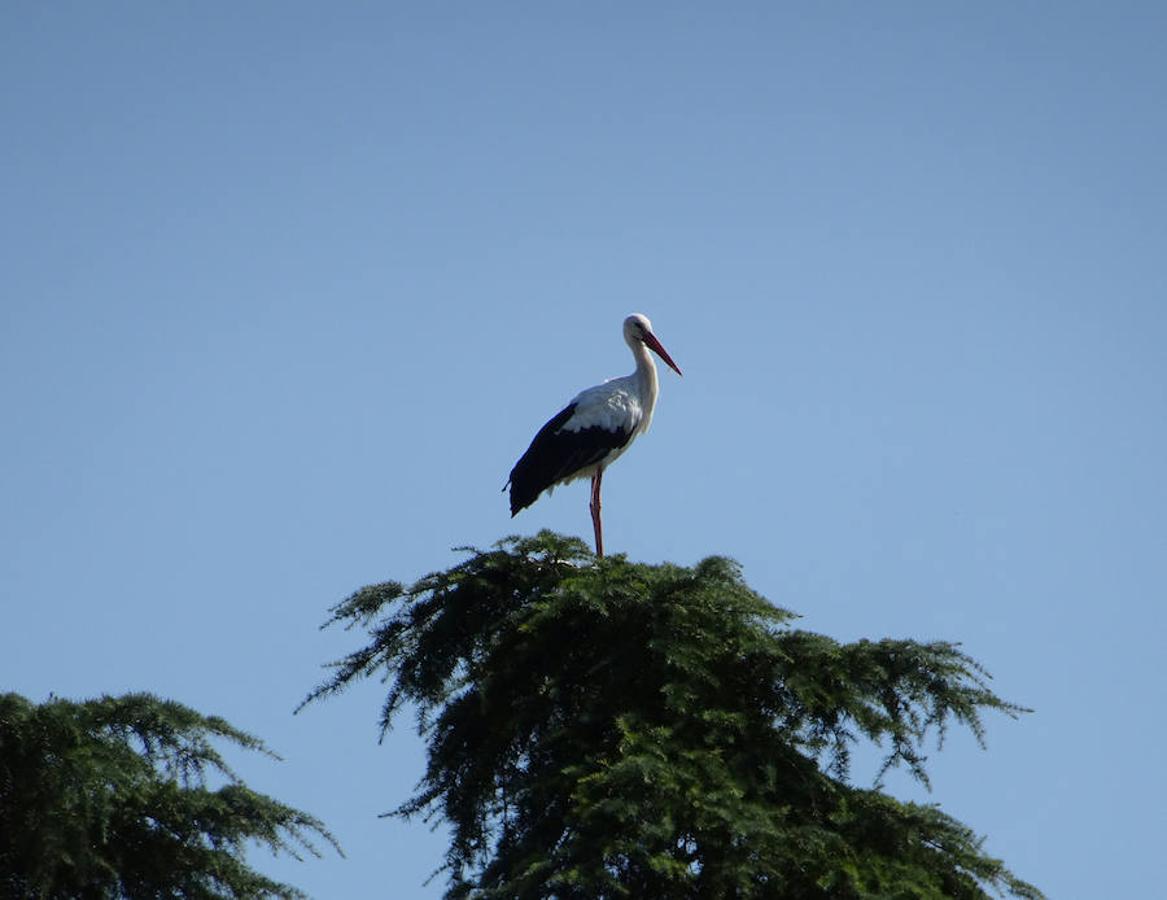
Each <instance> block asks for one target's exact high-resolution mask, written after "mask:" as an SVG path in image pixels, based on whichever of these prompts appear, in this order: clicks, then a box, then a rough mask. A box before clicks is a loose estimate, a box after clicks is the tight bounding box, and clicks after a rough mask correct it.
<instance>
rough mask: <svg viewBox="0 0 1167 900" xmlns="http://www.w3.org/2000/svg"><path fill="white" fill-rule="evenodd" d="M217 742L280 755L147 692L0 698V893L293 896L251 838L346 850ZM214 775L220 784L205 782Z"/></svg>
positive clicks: (291, 848) (274, 846)
mask: <svg viewBox="0 0 1167 900" xmlns="http://www.w3.org/2000/svg"><path fill="white" fill-rule="evenodd" d="M212 739H217V740H222V741H226V742H228V743H232V744H235V745H237V746H239V747H242V748H244V749H247V750H257V751H259V752H261V753H265V754H267V755H269V756H274V755H275V754H273V753H272V752H271V751H270V750H268V749H267V748H266V747H264V745H263V744H262V743H261V742H260V741H259V740H258V739H257V738H254V737H252V736H251V735H249V734H246V733H245V732H242V731H240V730H238V729H237V728H234V727H233V726H231V725H230V724H228V723H227V722H225V721H223V720H222V719H219V718H216V717H213V716H203V715H201V714H199V713H197V712H195V711H194V710H192V709H189V708H188V707H185V706H183V705H181V704H179V703H174V702H172V701H165V700H159V699H158V698H156V697H153V696H151V695H149V694H128V695H126V696H123V697H102V698H100V699H97V700H90V701H86V702H81V703H75V702H71V701H67V700H61V699H52V700H49V701H48V702H46V703H43V704H40V705H35V704H33V703H31V702H29V701H28V700H26V699H25V698H24V697H21V696H19V695H17V694H3V695H0V896H3V897H11V898H21V900H29V898H43V900H48V898H53V900H56V898H60V900H65V898H68V900H77V898H84V900H90V898H94V900H97V898H101V900H106V898H110V900H112V898H121V897H127V898H139V897H156V898H161V897H189V898H218V897H248V898H261V897H301V896H303V895H302V894H301V893H300V892H299V891H298V890H296V889H295V888H293V887H291V886H289V885H286V884H281V883H279V882H276V881H272V880H271V879H269V878H266V877H264V876H263V875H261V874H259V873H257V872H255V871H254V870H252V869H251V868H250V867H249V866H248V865H247V863H246V861H245V859H244V851H245V849H246V845H247V843H248V842H259V843H260V844H264V845H266V846H267V847H269V848H270V849H271V850H272V851H273V852H286V853H290V854H292V855H293V856H298V851H307V852H309V853H311V854H313V855H316V856H319V855H320V853H319V850H318V849H317V847H316V846H315V844H314V842H313V838H319V839H323V840H324V841H325V842H326V843H328V844H331V845H332V846H333V847H334V848H336V850H337V851H338V852H339V850H340V847H339V845H337V843H336V841H335V839H334V838H333V837H332V835H331V834H329V833H328V831H327V830H325V828H324V826H323V825H322V824H321V823H320V822H319V821H317V820H316V819H315V818H313V817H312V816H310V815H308V814H307V813H304V812H300V811H299V810H296V809H293V808H291V807H290V806H285V805H284V804H282V803H279V802H277V801H275V800H273V799H271V798H270V797H267V796H264V795H263V794H258V793H256V792H255V791H252V790H251V789H249V788H248V787H247V786H246V785H245V784H243V783H242V782H241V781H240V780H239V779H238V778H237V777H236V776H235V774H234V773H233V772H232V771H231V769H230V767H229V766H228V765H227V763H226V761H225V760H224V759H223V757H222V756H221V755H220V753H219V752H218V751H217V750H216V749H215V747H214V745H213V743H212ZM208 776H211V777H212V778H214V779H215V780H217V781H221V782H223V783H222V784H221V786H219V787H218V788H216V789H211V788H210V787H209V786H208Z"/></svg>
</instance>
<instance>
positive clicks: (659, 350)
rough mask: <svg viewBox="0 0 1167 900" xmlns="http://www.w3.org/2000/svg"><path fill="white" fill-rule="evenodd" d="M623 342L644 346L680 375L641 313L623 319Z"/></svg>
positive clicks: (650, 324) (649, 323)
mask: <svg viewBox="0 0 1167 900" xmlns="http://www.w3.org/2000/svg"><path fill="white" fill-rule="evenodd" d="M624 340H626V341H627V342H628V343H629V344H630V345H631V344H633V343H635V342H639V343H641V344H644V345H645V346H646V347H648V349H649V350H651V351H652V352H653V353H655V354H656V355H657V356H659V357H660V358H661V359H662V360H664V362H665V364H666V365H667V366H668V367H669V368H670V369H672V370H673V371H674V372H676V373H677V374H678V375H680V374H681V370H680V368H679V367H678V366H677V364H676V363H675V362H673V358H672V357H671V356H669V352H668V351H667V350H666V349H665V348H664V346H663V345H662V344H661V342H660V341H659V340H658V339H657V336H656V335H655V334H653V333H652V322H650V321H648V316H646V315H643V314H642V313H633V314H632V315H630V316H629V317H628V318H627V319H625V320H624Z"/></svg>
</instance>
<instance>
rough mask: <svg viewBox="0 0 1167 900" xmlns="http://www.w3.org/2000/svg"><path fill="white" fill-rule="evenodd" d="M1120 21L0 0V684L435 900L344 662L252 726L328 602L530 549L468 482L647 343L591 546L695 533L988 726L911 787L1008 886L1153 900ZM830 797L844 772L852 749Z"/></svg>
mask: <svg viewBox="0 0 1167 900" xmlns="http://www.w3.org/2000/svg"><path fill="white" fill-rule="evenodd" d="M1165 46H1167V6H1164V5H1163V4H1156V3H1144V4H1137V3H1117V4H1116V3H1105V4H1104V3H1094V4H1080V3H1069V2H1058V3H1023V4H1015V3H982V4H961V5H956V4H934V3H884V4H867V3H849V4H846V3H844V4H840V3H833V4H801V5H795V4H777V3H739V4H696V3H668V4H665V3H640V4H624V3H621V4H616V3H589V4H571V5H569V4H533V3H531V4H507V3H503V4H481V3H479V4H471V3H463V4H388V3H385V4H377V3H349V4H305V3H295V2H281V3H249V4H205V3H165V4H158V3H145V2H137V3H131V2H121V3H111V4H95V3H68V2H64V3H53V4H46V3H33V2H8V3H5V4H3V6H2V7H0V88H2V90H0V130H2V136H0V407H2V409H3V422H4V425H3V437H2V440H0V548H2V549H0V599H2V602H3V608H4V612H5V615H4V622H3V626H2V628H0V680H2V684H0V688H3V689H11V690H16V691H19V692H21V693H23V694H25V695H27V696H29V697H31V698H33V699H36V700H42V699H44V698H45V697H46V696H47V695H48V693H49V692H50V691H53V692H55V693H57V694H58V695H63V696H68V697H76V698H80V697H85V696H91V695H97V694H101V693H105V692H108V693H120V692H123V691H128V690H137V689H146V690H151V691H154V692H156V693H158V694H160V695H162V696H165V697H170V698H174V699H176V700H180V701H183V702H185V703H188V704H190V705H192V706H194V707H195V708H197V709H199V710H201V711H204V712H207V713H216V714H220V715H223V716H225V717H226V718H228V719H229V720H230V721H231V722H233V723H235V724H236V725H238V726H240V727H243V728H245V729H248V730H250V731H252V732H254V733H256V734H258V735H259V736H261V737H262V738H264V739H265V740H266V741H268V742H269V743H270V744H271V745H272V747H273V748H274V749H276V750H277V751H278V752H280V753H281V754H282V755H283V756H284V762H282V763H273V762H270V761H267V760H262V759H257V760H255V761H243V760H239V759H238V757H237V755H236V757H235V758H236V760H237V761H238V762H239V763H240V768H241V770H242V771H243V773H244V774H245V776H246V777H247V778H248V779H249V781H250V782H251V783H252V784H253V785H254V786H255V787H257V788H258V789H261V790H264V791H267V792H269V793H272V794H274V795H275V796H277V797H279V798H280V799H282V800H284V801H286V802H289V803H292V804H294V805H297V806H301V807H303V808H306V809H308V810H310V811H311V812H313V813H315V814H317V815H319V816H321V817H322V818H323V819H324V820H325V821H326V823H327V824H328V825H329V826H330V827H331V828H332V829H333V830H335V832H336V833H337V835H338V837H339V838H340V839H341V841H342V843H343V844H344V846H345V848H346V850H347V851H348V858H347V859H345V860H340V859H336V858H329V859H325V860H324V861H319V862H318V861H308V862H305V863H303V864H298V863H295V862H294V861H291V862H287V863H273V864H271V865H267V864H266V860H265V859H264V858H263V857H262V856H261V857H260V858H259V860H258V861H259V862H260V863H261V864H262V865H263V866H264V867H265V868H266V869H267V870H268V871H270V872H272V873H273V874H275V875H277V876H278V877H282V878H285V879H288V880H291V881H293V882H294V883H296V884H298V885H300V886H302V887H303V888H305V889H306V890H308V891H309V892H311V893H312V894H314V895H315V896H317V897H320V898H333V897H367V896H386V897H389V896H392V897H418V898H427V897H436V896H438V895H439V894H440V892H441V888H442V883H441V879H438V880H437V881H435V882H434V883H431V884H430V885H429V886H428V887H422V886H421V883H422V881H423V880H424V879H425V876H426V875H427V874H428V873H429V872H430V871H431V870H432V869H433V868H434V867H435V866H436V865H437V864H438V863H439V862H440V857H441V852H442V849H443V847H444V835H443V834H442V832H440V831H439V832H437V833H431V832H430V831H429V830H428V829H427V827H426V826H425V825H424V824H421V823H415V824H403V823H398V822H396V821H393V820H384V819H378V818H377V814H378V813H380V812H382V811H385V810H387V809H390V808H392V807H394V806H395V805H397V804H398V803H400V802H401V801H402V800H404V799H405V797H406V796H407V794H408V792H409V790H410V788H411V787H412V785H413V784H414V783H415V782H416V780H417V779H418V777H419V776H420V774H421V764H422V756H421V747H420V744H419V742H418V741H417V739H416V738H415V737H413V736H412V733H411V731H410V727H409V726H410V725H411V723H410V722H409V721H408V720H406V721H403V722H402V727H400V728H399V729H398V730H397V731H395V732H394V733H393V734H391V735H390V737H389V738H388V739H387V740H386V741H385V742H384V743H383V744H381V745H378V743H377V729H376V717H377V712H378V701H379V698H380V692H381V688H380V686H379V685H377V684H375V683H370V684H367V685H362V686H361V687H360V688H359V689H357V690H355V691H354V692H352V693H351V694H350V695H346V696H344V697H342V698H340V699H337V700H333V701H329V702H326V703H323V704H321V705H319V706H316V707H311V708H309V709H307V710H305V711H304V712H302V713H301V714H299V715H297V716H293V715H292V710H293V708H294V707H295V705H296V703H297V702H298V701H299V700H300V699H301V698H302V697H303V696H304V694H305V693H306V692H307V691H308V690H309V689H310V688H311V687H313V686H314V685H315V684H316V682H317V681H318V680H319V679H320V678H321V677H322V675H323V672H322V670H321V669H320V665H321V664H322V663H324V662H326V661H327V660H330V659H334V658H336V657H337V656H339V655H341V654H343V653H344V652H346V651H347V650H348V649H351V648H353V647H354V646H355V644H356V641H357V640H358V638H359V636H356V635H349V634H345V633H343V632H336V633H333V632H331V631H328V632H323V633H321V632H319V631H318V630H317V626H318V625H319V624H320V623H321V622H322V621H323V620H324V618H325V617H326V612H327V609H328V607H329V606H330V605H332V604H333V603H336V602H338V601H339V600H341V599H343V598H344V597H345V596H347V594H348V593H350V592H351V591H352V590H355V589H356V588H358V587H360V586H362V585H364V584H367V583H370V582H374V581H380V580H385V579H389V578H393V579H398V580H406V581H408V580H412V579H413V578H416V577H419V576H421V575H423V574H425V573H426V572H429V571H431V570H433V569H436V568H444V567H447V566H449V565H451V564H453V563H454V562H456V561H457V560H458V559H460V556H459V555H457V554H454V553H452V552H451V550H450V548H451V547H454V546H458V545H464V544H474V545H478V546H487V545H489V544H491V543H492V542H493V541H495V540H497V539H498V538H500V537H502V536H504V535H506V534H509V533H513V532H514V531H516V530H519V531H523V532H532V531H534V530H537V529H539V528H542V527H550V528H554V529H557V530H561V531H565V532H570V533H575V534H580V535H583V536H588V535H590V520H589V517H588V512H587V487H586V485H575V486H572V487H569V488H565V489H562V490H559V491H557V492H556V493H555V495H554V496H553V497H550V498H544V499H542V500H540V501H539V502H538V503H537V504H536V505H535V506H534V507H532V508H531V509H530V510H527V511H525V512H523V513H522V514H520V516H519V517H518V518H517V519H515V520H514V521H511V520H510V519H509V517H508V510H507V504H506V499H505V497H504V495H502V494H501V493H500V492H499V489H500V488H501V487H502V484H503V482H504V481H505V479H506V475H507V472H508V471H509V469H510V466H511V465H512V464H513V462H514V461H515V459H516V458H517V457H518V455H519V454H520V453H521V452H522V451H523V450H524V449H525V448H526V446H527V443H528V442H529V440H530V438H531V437H532V435H533V434H534V432H535V430H536V429H537V428H538V427H539V426H540V425H541V424H542V423H543V421H544V420H545V419H546V418H548V417H549V416H550V415H551V414H553V413H554V412H555V411H557V410H558V409H559V408H560V405H561V404H562V403H563V402H564V401H566V400H568V399H569V398H570V397H571V396H572V395H573V394H574V393H575V392H576V391H577V390H579V389H581V388H583V387H586V386H588V385H590V384H593V383H595V382H597V381H600V380H602V379H604V378H607V377H610V376H613V375H621V374H625V373H627V372H628V371H630V370H631V367H632V360H631V357H630V355H629V354H628V351H627V349H626V348H625V346H624V344H623V342H622V340H621V335H620V324H621V320H622V318H623V317H624V316H625V315H626V314H628V313H630V312H634V311H641V312H644V313H646V314H648V315H649V316H650V317H652V319H653V322H654V324H655V326H656V330H657V333H658V335H659V336H660V338H661V339H662V340H663V342H664V344H665V346H666V347H668V349H669V350H670V352H671V353H672V355H673V357H674V358H675V359H676V360H677V362H678V364H679V365H680V366H681V367H682V368H683V369H684V371H685V377H684V378H683V379H679V378H677V377H676V376H675V375H673V374H672V373H671V372H669V371H667V370H663V369H662V371H661V388H662V390H661V400H660V403H659V405H658V407H657V414H656V420H655V423H654V426H653V430H652V432H651V433H650V434H649V435H648V436H646V437H645V438H643V439H641V440H640V441H639V442H638V443H637V445H636V446H635V447H634V448H633V449H632V451H631V452H630V453H628V454H627V455H626V456H625V457H624V458H623V459H621V460H620V462H619V463H618V464H617V465H616V466H615V467H613V469H612V470H611V472H610V473H609V475H608V477H607V478H605V481H604V487H605V495H604V500H605V525H606V530H605V538H606V542H607V548H608V550H609V552H620V551H623V552H627V553H628V554H629V556H630V557H632V558H634V559H638V560H644V561H649V562H658V561H664V560H671V561H675V562H679V563H684V564H692V563H695V562H696V561H698V560H699V559H701V558H702V557H704V556H706V555H709V554H712V553H718V554H726V555H729V556H733V557H735V558H736V559H738V560H739V561H740V562H741V563H742V564H743V566H744V568H745V574H746V578H747V580H748V581H749V582H750V583H751V585H752V586H754V587H755V588H756V589H758V590H759V591H761V592H762V593H764V594H765V595H766V596H768V597H769V598H771V599H772V600H773V601H774V602H776V603H779V604H781V605H783V606H786V607H789V608H791V609H794V610H797V611H798V612H800V613H802V614H803V615H804V618H803V619H802V622H801V624H802V625H803V626H804V627H806V628H809V629H812V630H815V631H821V632H825V633H827V634H830V635H832V636H835V637H837V638H840V639H846V640H852V639H856V638H859V637H871V638H879V637H883V636H894V637H912V638H918V639H939V638H943V639H951V640H958V641H961V642H963V645H964V648H965V649H966V650H967V651H968V652H969V653H971V654H972V655H973V656H975V657H976V658H978V659H979V660H981V661H982V662H984V663H985V665H986V666H987V667H988V668H989V669H990V671H992V673H993V674H994V676H995V682H994V685H995V687H996V689H997V690H998V691H999V692H1000V693H1001V694H1002V695H1003V696H1005V697H1006V698H1008V699H1010V700H1014V701H1016V702H1019V703H1023V704H1026V705H1029V706H1032V707H1034V709H1035V710H1036V712H1035V713H1034V714H1033V715H1031V716H1027V717H1025V718H1023V719H1022V720H1020V721H1016V722H1015V721H1011V720H1009V719H1006V718H1003V717H996V718H991V719H989V720H988V721H987V726H988V739H989V749H988V751H987V752H982V751H981V750H979V749H978V748H977V747H976V745H975V743H974V742H973V741H972V740H971V739H969V738H968V737H966V736H965V735H962V734H953V735H952V736H951V739H950V740H949V742H948V743H947V744H946V746H945V749H944V751H943V752H942V753H940V754H934V755H933V768H932V771H933V776H934V778H933V781H934V789H933V792H932V793H931V794H930V795H925V794H922V793H921V792H920V791H919V790H917V789H915V788H913V787H912V786H911V785H910V784H909V783H907V781H906V780H905V779H904V778H902V777H893V778H891V779H890V780H889V789H891V790H892V791H893V792H895V793H896V794H897V795H899V796H901V797H909V798H915V799H921V798H923V799H927V800H929V801H931V802H937V803H940V804H941V805H942V806H943V807H944V808H945V809H946V810H947V811H949V812H951V813H952V814H954V815H956V816H957V817H958V818H960V819H962V820H963V821H965V822H967V823H968V824H970V825H971V826H973V827H974V828H975V829H976V830H977V831H978V832H980V833H982V834H986V835H987V836H988V841H987V845H986V846H987V849H988V850H989V851H990V852H992V853H994V854H996V855H998V856H1001V857H1003V858H1004V859H1005V860H1006V861H1007V862H1008V863H1009V864H1010V865H1011V866H1012V867H1013V868H1014V870H1015V871H1016V872H1017V873H1018V874H1019V875H1021V876H1022V877H1024V878H1027V879H1030V880H1032V881H1034V882H1035V883H1036V884H1038V885H1039V886H1040V887H1042V888H1043V889H1045V890H1046V891H1047V892H1048V893H1049V895H1050V896H1051V897H1056V898H1077V897H1080V898H1094V897H1100V896H1140V895H1142V896H1146V895H1147V891H1148V889H1149V888H1150V886H1151V885H1156V886H1158V887H1159V888H1161V886H1162V880H1161V870H1162V864H1161V859H1160V855H1161V852H1162V842H1163V838H1164V836H1165V835H1167V817H1165V813H1164V801H1165V800H1167V797H1165V793H1167V792H1165V787H1167V785H1165V778H1164V774H1163V767H1162V763H1161V760H1160V759H1159V756H1160V750H1161V748H1162V746H1163V745H1164V743H1165V741H1167V726H1165V721H1164V709H1167V696H1165V693H1167V691H1165V680H1164V677H1163V664H1162V654H1163V645H1164V636H1165V628H1164V617H1163V612H1162V609H1163V601H1164V594H1165V589H1167V478H1165V475H1164V468H1165V467H1164V460H1165V459H1167V363H1165V347H1167V277H1165V271H1167V177H1165V176H1167V169H1165V162H1164V161H1165V160H1167V53H1165V52H1164V47H1165ZM856 777H857V778H860V779H861V780H863V781H864V783H866V779H868V778H869V777H870V773H866V774H864V773H858V772H857V773H856Z"/></svg>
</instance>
